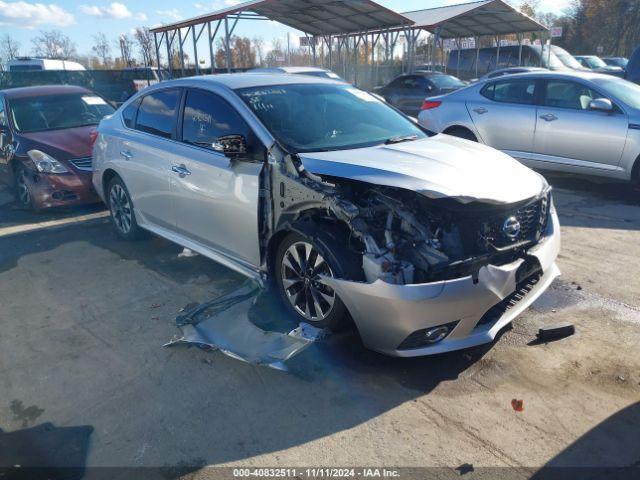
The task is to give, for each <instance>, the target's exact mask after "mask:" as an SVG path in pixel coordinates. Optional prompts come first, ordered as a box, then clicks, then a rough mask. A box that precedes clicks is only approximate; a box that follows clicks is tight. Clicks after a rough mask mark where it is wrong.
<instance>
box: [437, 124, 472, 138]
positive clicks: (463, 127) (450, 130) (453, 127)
mask: <svg viewBox="0 0 640 480" xmlns="http://www.w3.org/2000/svg"><path fill="white" fill-rule="evenodd" d="M455 131H465V132H469V133H470V134H471V135H473V136H474V137H475V139H476V141H478V142H479V141H480V137H479V136H478V134H477V133H476V132H475V131H474V130H473V129H472V128H469V127H468V126H467V125H461V124H455V125H449V126H448V127H447V128H445V129H444V130H443V131H442V133H444V134H446V135H451V134H452V133H453V132H455Z"/></svg>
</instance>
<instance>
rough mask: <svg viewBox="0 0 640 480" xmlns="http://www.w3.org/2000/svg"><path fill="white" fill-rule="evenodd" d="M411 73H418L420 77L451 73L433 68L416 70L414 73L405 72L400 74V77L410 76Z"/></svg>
mask: <svg viewBox="0 0 640 480" xmlns="http://www.w3.org/2000/svg"><path fill="white" fill-rule="evenodd" d="M410 75H418V76H419V77H436V76H439V75H449V74H448V73H442V72H437V71H433V70H416V71H415V72H413V73H405V74H402V75H399V76H400V77H408V76H410Z"/></svg>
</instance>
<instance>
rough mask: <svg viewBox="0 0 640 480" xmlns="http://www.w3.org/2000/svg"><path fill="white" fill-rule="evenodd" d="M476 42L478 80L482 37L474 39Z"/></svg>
mask: <svg viewBox="0 0 640 480" xmlns="http://www.w3.org/2000/svg"><path fill="white" fill-rule="evenodd" d="M474 40H475V42H476V78H478V67H479V65H478V64H479V63H480V37H474Z"/></svg>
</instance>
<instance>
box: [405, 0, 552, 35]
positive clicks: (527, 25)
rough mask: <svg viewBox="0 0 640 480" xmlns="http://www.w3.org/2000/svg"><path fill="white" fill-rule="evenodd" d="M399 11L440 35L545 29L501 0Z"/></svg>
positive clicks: (415, 22) (420, 25) (526, 31)
mask: <svg viewBox="0 0 640 480" xmlns="http://www.w3.org/2000/svg"><path fill="white" fill-rule="evenodd" d="M402 15H404V16H405V17H407V18H409V19H410V20H412V21H413V22H414V24H413V28H422V29H425V30H429V31H431V32H436V31H437V30H439V31H438V32H437V33H438V34H439V37H440V38H459V37H480V36H485V35H487V36H490V35H507V34H512V33H528V32H540V31H545V30H548V29H547V27H545V26H544V25H542V24H541V23H538V22H537V21H535V20H534V19H532V18H531V17H529V16H527V15H525V14H524V13H522V12H520V11H518V10H517V9H515V8H514V7H512V6H511V5H509V4H508V3H506V2H504V1H503V0H482V1H479V2H472V3H463V4H460V5H451V6H448V7H440V8H430V9H427V10H416V11H413V12H405V13H403V14H402Z"/></svg>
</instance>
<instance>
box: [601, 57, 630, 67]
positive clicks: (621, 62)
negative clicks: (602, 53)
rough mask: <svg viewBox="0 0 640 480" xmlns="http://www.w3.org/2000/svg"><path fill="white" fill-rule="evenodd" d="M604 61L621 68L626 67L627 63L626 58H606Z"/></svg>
mask: <svg viewBox="0 0 640 480" xmlns="http://www.w3.org/2000/svg"><path fill="white" fill-rule="evenodd" d="M604 61H605V63H606V64H607V65H611V66H613V67H621V68H627V64H628V63H629V60H627V59H626V58H606V59H605V60H604Z"/></svg>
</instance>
